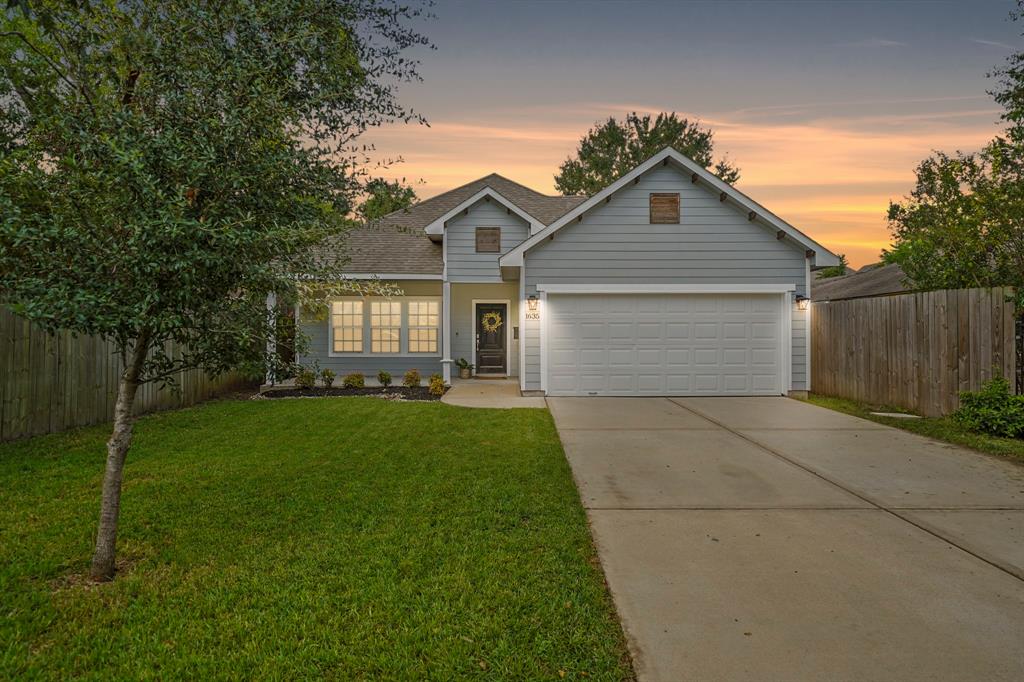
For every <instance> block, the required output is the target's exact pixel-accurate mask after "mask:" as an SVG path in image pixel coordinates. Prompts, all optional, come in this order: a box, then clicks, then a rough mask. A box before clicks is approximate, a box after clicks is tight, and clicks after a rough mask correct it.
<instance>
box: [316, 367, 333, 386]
mask: <svg viewBox="0 0 1024 682" xmlns="http://www.w3.org/2000/svg"><path fill="white" fill-rule="evenodd" d="M336 376H337V375H336V374H335V373H334V370H331V369H323V370H320V381H321V382H322V383H323V385H324V388H330V387H331V385H332V384H334V377H336Z"/></svg>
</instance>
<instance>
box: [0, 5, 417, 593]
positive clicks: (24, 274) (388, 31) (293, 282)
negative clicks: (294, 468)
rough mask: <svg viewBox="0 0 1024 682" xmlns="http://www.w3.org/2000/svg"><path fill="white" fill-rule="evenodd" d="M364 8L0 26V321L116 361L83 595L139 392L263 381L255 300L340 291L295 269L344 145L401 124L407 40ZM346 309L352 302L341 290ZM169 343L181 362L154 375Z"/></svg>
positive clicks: (61, 15) (399, 28)
mask: <svg viewBox="0 0 1024 682" xmlns="http://www.w3.org/2000/svg"><path fill="white" fill-rule="evenodd" d="M420 14H421V10H420V9H419V8H418V7H404V6H397V5H393V4H391V3H389V2H386V1H385V0H345V1H342V0H165V1H155V0H119V1H118V2H106V1H101V0H94V1H90V0H86V1H84V2H83V1H71V0H50V1H48V2H38V3H37V2H31V3H30V2H12V3H10V7H9V9H8V10H7V11H6V12H5V13H4V14H0V102H2V103H3V106H2V107H0V221H2V222H0V299H2V300H4V301H5V302H6V303H9V304H11V305H12V307H13V309H14V310H15V311H16V312H18V313H19V314H21V315H23V316H25V317H27V318H29V319H31V320H33V321H35V322H36V323H39V324H41V325H43V326H44V327H46V328H49V329H58V328H62V329H71V330H73V331H76V332H80V333H83V334H99V335H102V336H104V337H107V338H109V339H112V340H114V341H115V342H116V344H117V347H118V348H119V349H120V352H121V356H122V359H123V365H124V371H123V373H122V374H121V377H120V385H119V392H118V398H117V404H116V408H115V421H114V428H113V434H112V436H111V439H110V442H109V444H108V452H107V464H106V472H105V476H104V481H103V502H102V509H101V515H100V524H99V532H98V535H97V544H96V552H95V554H94V557H93V565H92V574H93V576H94V577H95V578H97V579H109V578H111V577H112V576H113V573H114V548H115V540H116V529H117V518H118V511H119V505H120V485H121V472H122V469H123V465H124V460H125V456H126V455H127V452H128V448H129V446H130V443H131V434H132V431H131V408H132V404H133V401H134V396H135V393H136V390H137V388H138V386H139V385H140V384H142V383H145V382H150V381H156V382H167V381H170V380H171V379H172V378H173V376H174V374H175V373H176V372H179V371H181V370H183V369H188V368H193V367H199V368H203V369H205V370H206V371H208V372H210V373H218V372H221V371H224V370H228V369H243V370H248V371H251V372H253V373H258V374H259V373H262V372H263V370H264V368H266V367H267V366H274V365H275V364H277V363H278V361H279V357H278V355H277V353H276V352H275V351H274V349H273V347H272V345H270V347H269V349H268V343H267V339H268V338H270V337H271V336H272V334H273V328H274V317H275V316H274V315H273V314H271V313H269V312H268V311H267V306H266V302H267V300H268V296H269V295H271V294H276V295H277V296H278V297H279V299H280V300H283V301H284V302H285V303H287V304H290V303H292V302H294V301H295V300H296V299H297V298H298V297H299V296H301V295H303V294H304V293H308V292H309V290H311V289H312V288H313V287H316V290H317V291H319V292H320V293H324V292H325V291H328V290H329V289H330V287H332V286H335V287H340V286H342V283H340V278H341V266H342V265H343V261H342V259H339V258H328V257H325V256H322V255H321V256H318V255H317V250H316V249H314V248H312V247H314V246H315V245H316V244H318V243H320V242H321V240H323V239H324V238H325V236H327V235H328V234H332V233H335V232H336V231H337V230H338V229H340V228H341V226H342V225H343V224H344V223H343V220H342V218H343V216H345V215H346V214H347V213H348V212H349V211H350V210H351V206H352V205H353V203H354V198H355V197H357V196H358V195H359V194H360V192H361V188H360V174H359V168H360V164H361V163H362V161H363V159H362V158H361V157H360V156H359V154H358V152H357V149H358V147H357V145H356V144H355V140H356V138H357V137H358V136H359V135H360V134H361V133H362V132H364V131H365V130H366V129H367V128H368V127H371V126H377V125H380V124H381V123H384V122H387V121H393V120H396V119H402V120H406V121H409V120H415V119H416V116H415V114H413V113H411V112H409V111H407V110H406V109H404V108H403V107H402V106H401V105H400V104H399V103H398V101H397V99H396V96H395V87H396V84H397V83H400V82H402V81H404V80H408V79H412V78H416V77H417V74H416V68H417V63H416V62H415V61H413V60H410V59H409V58H408V57H405V56H403V55H404V52H405V50H406V49H407V48H410V47H414V46H419V45H425V44H427V42H426V40H425V39H424V38H423V37H422V36H421V35H420V34H419V33H417V32H416V31H415V30H413V29H412V28H410V27H409V24H410V23H411V22H412V21H413V20H415V19H416V18H417V17H418V16H419V15H420ZM344 286H345V288H348V289H351V288H352V287H353V286H354V285H353V284H351V283H349V284H344ZM169 341H174V342H177V343H178V344H181V345H182V346H181V347H184V348H186V349H187V350H186V351H185V352H184V353H183V354H175V355H174V356H173V357H172V356H171V355H169V354H168V353H166V352H165V351H164V348H165V343H166V342H169Z"/></svg>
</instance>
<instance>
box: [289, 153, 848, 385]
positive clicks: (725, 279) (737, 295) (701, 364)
mask: <svg viewBox="0 0 1024 682" xmlns="http://www.w3.org/2000/svg"><path fill="white" fill-rule="evenodd" d="M325 248H328V249H330V248H337V249H344V250H345V251H346V252H347V253H348V255H349V256H350V258H351V261H350V262H349V264H348V273H349V275H350V276H351V277H353V278H369V277H379V278H381V279H384V280H389V281H394V282H395V283H397V285H398V286H399V287H401V289H402V290H403V293H404V295H403V296H400V297H393V298H366V299H364V298H360V297H357V296H352V297H341V298H338V299H335V300H332V301H330V310H329V314H328V316H327V319H321V320H317V319H313V318H310V319H306V318H305V317H302V318H300V319H301V320H302V321H301V324H302V327H303V329H304V330H305V332H306V333H307V334H308V335H309V337H310V339H311V347H310V352H309V354H307V355H306V356H304V357H302V358H300V361H302V362H304V363H311V362H312V361H313V360H316V361H318V362H319V364H320V366H321V367H329V368H331V369H332V370H334V371H335V372H337V373H338V374H339V375H343V374H347V373H350V372H361V373H363V374H366V375H367V376H370V377H372V376H374V375H376V373H377V372H378V370H382V369H383V370H387V371H389V372H391V373H392V374H393V375H395V376H396V377H397V376H399V375H400V374H401V373H403V372H404V371H406V370H407V369H410V368H416V369H419V370H420V372H421V373H423V374H424V375H427V374H430V373H439V374H443V376H444V378H445V380H446V381H449V380H450V379H451V377H452V375H453V374H456V373H457V370H454V369H453V363H455V362H456V361H458V360H459V359H460V358H465V359H466V360H467V361H468V362H470V363H472V364H473V365H474V366H475V374H477V375H478V376H508V377H516V378H517V379H518V381H519V386H520V388H521V390H522V391H523V392H524V393H530V394H547V395H581V396H592V395H780V394H786V393H788V392H790V391H797V392H800V391H807V390H808V388H809V386H808V383H809V376H810V372H809V366H810V356H809V346H810V344H809V330H810V327H809V325H808V316H809V310H808V303H807V296H808V295H809V289H810V277H811V268H812V267H821V266H830V265H836V264H837V263H838V259H837V258H836V256H835V255H834V254H832V253H831V252H829V251H828V249H826V248H824V247H823V246H821V245H820V244H818V243H817V242H815V241H814V240H812V239H811V238H809V237H808V236H806V235H805V234H803V233H802V232H800V231H799V230H797V229H796V228H794V227H793V226H792V225H790V224H789V223H787V222H785V221H784V220H782V219H781V218H779V217H778V216H776V215H774V214H773V213H771V212H770V211H768V210H767V209H765V208H764V207H763V206H761V205H760V204H758V203H756V202H754V201H753V200H752V199H750V198H749V197H747V196H746V195H744V194H743V193H741V192H739V191H738V190H737V189H735V188H734V187H731V186H730V185H728V184H726V183H724V182H722V181H721V180H719V179H718V178H717V177H715V176H714V175H712V174H711V173H709V172H708V171H707V170H705V169H704V168H703V167H702V166H700V165H699V164H697V163H695V162H693V161H691V160H690V159H688V158H687V157H685V156H683V155H682V154H680V153H679V152H677V151H675V150H674V149H671V148H666V149H664V150H663V151H661V152H659V153H658V154H656V155H654V156H653V157H652V158H650V159H648V160H647V161H645V162H644V163H642V164H640V165H639V166H637V167H636V168H635V169H633V170H632V171H631V172H629V173H627V174H626V175H625V176H623V177H621V178H619V179H618V180H617V181H615V182H613V183H612V184H610V185H609V186H608V187H606V188H605V189H603V190H602V191H600V192H598V193H597V194H595V195H593V196H591V197H561V196H546V195H543V194H540V193H538V192H535V191H533V190H531V189H529V188H527V187H524V186H523V185H519V184H517V183H515V182H512V181H510V180H507V179H505V178H503V177H501V176H500V175H489V176H487V177H484V178H481V179H479V180H477V181H475V182H472V183H469V184H467V185H463V186H462V187H459V188H457V189H454V190H452V191H450V192H447V193H445V194H442V195H440V196H436V197H433V198H431V199H428V200H426V201H423V202H420V203H419V204H416V205H415V206H412V207H410V208H408V209H404V210H401V211H397V212H395V213H392V214H390V215H388V216H385V217H384V218H382V219H381V220H379V221H378V222H377V223H375V224H374V225H371V226H367V227H366V228H363V229H360V230H357V231H355V232H353V233H350V234H349V235H347V236H346V238H345V242H344V243H343V244H340V243H339V244H333V245H331V244H328V245H326V246H325Z"/></svg>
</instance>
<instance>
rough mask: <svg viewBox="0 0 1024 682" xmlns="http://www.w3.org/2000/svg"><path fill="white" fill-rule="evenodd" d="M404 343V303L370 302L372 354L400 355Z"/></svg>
mask: <svg viewBox="0 0 1024 682" xmlns="http://www.w3.org/2000/svg"><path fill="white" fill-rule="evenodd" d="M401 342H402V302H401V301H371V302H370V352H371V353H398V352H399V351H400V350H401Z"/></svg>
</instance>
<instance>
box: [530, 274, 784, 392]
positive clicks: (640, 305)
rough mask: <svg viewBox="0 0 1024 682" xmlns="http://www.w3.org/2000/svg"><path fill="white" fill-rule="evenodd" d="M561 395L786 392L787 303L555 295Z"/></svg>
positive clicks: (553, 372) (552, 382) (553, 351)
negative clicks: (783, 310) (783, 309)
mask: <svg viewBox="0 0 1024 682" xmlns="http://www.w3.org/2000/svg"><path fill="white" fill-rule="evenodd" d="M548 314H549V315H550V316H551V319H550V321H549V329H550V334H551V337H550V345H549V349H548V359H549V364H548V391H549V393H551V394H552V395H751V394H778V393H779V392H780V388H779V387H780V386H781V381H780V376H779V374H780V371H781V362H780V358H779V352H780V349H779V343H780V341H779V339H780V335H781V321H780V320H779V314H780V310H779V297H778V296H777V295H754V296H751V295H711V294H685V295H672V294H664V295H660V294H655V295H567V294H562V295H554V294H553V295H550V296H549V298H548Z"/></svg>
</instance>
